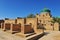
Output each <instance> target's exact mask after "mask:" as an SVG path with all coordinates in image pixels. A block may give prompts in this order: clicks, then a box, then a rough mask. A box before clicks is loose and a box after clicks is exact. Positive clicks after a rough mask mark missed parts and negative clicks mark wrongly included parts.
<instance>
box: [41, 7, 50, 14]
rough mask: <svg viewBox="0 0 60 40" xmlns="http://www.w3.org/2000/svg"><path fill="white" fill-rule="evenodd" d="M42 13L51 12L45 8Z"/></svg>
mask: <svg viewBox="0 0 60 40" xmlns="http://www.w3.org/2000/svg"><path fill="white" fill-rule="evenodd" d="M41 12H49V13H50V12H51V11H50V10H49V9H47V8H44V9H43V10H41Z"/></svg>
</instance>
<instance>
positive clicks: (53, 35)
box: [39, 31, 60, 40]
mask: <svg viewBox="0 0 60 40" xmlns="http://www.w3.org/2000/svg"><path fill="white" fill-rule="evenodd" d="M39 40H60V31H52V32H49V33H48V34H46V35H44V36H43V37H42V38H40V39H39Z"/></svg>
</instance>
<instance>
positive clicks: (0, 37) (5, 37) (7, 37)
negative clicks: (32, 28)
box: [0, 30, 24, 40]
mask: <svg viewBox="0 0 60 40" xmlns="http://www.w3.org/2000/svg"><path fill="white" fill-rule="evenodd" d="M0 40H24V38H21V37H19V36H16V35H14V34H10V33H7V32H3V31H2V30H0Z"/></svg>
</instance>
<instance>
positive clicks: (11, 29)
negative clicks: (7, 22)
mask: <svg viewBox="0 0 60 40" xmlns="http://www.w3.org/2000/svg"><path fill="white" fill-rule="evenodd" d="M10 31H11V33H12V31H13V24H11V27H10Z"/></svg>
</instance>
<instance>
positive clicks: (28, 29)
mask: <svg viewBox="0 0 60 40" xmlns="http://www.w3.org/2000/svg"><path fill="white" fill-rule="evenodd" d="M31 32H33V29H32V27H31V25H24V27H21V33H23V34H26V33H31Z"/></svg>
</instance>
